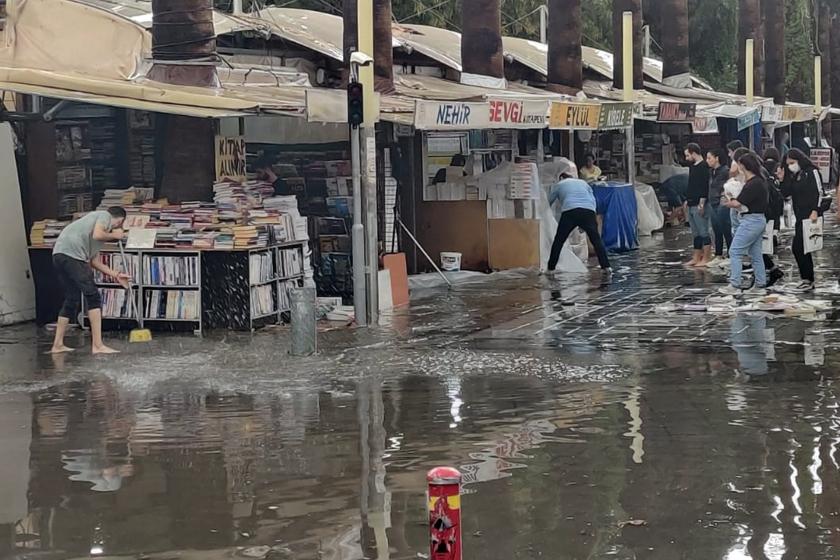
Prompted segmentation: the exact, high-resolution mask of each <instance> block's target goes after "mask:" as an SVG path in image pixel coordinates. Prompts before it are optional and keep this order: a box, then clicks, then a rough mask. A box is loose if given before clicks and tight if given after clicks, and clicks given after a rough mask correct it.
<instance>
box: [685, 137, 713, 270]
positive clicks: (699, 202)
mask: <svg viewBox="0 0 840 560" xmlns="http://www.w3.org/2000/svg"><path fill="white" fill-rule="evenodd" d="M685 159H686V161H687V162H688V166H689V167H688V191H687V192H686V196H685V198H686V201H685V203H686V206H687V207H688V223H689V224H690V225H691V233H692V235H693V236H694V253H693V255H692V258H691V260H690V261H688V262H687V263H685V264H686V266H706V265H707V264H708V263H709V261H711V260H712V236H711V232H710V228H711V223H710V220H709V217H710V214H711V212H710V211H709V210H710V209H709V208H706V199H707V198H708V197H709V166H708V165H706V158H704V157H703V151H702V149H701V148H700V146H699V145H698V144H694V143H691V144H689V145H688V146H686V148H685Z"/></svg>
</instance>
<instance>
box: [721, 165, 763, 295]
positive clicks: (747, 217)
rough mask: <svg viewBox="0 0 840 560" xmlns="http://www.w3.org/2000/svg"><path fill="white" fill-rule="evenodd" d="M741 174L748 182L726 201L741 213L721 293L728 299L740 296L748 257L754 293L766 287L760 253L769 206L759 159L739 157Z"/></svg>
mask: <svg viewBox="0 0 840 560" xmlns="http://www.w3.org/2000/svg"><path fill="white" fill-rule="evenodd" d="M738 165H739V166H740V168H741V170H742V171H743V173H744V176H745V178H746V179H747V182H746V184H745V185H744V188H743V189H742V190H741V194H739V195H738V198H735V199H729V200H727V202H726V205H727V206H729V207H730V208H735V209H737V210H739V211H740V212H741V223H740V225H739V226H738V230H737V231H736V232H735V237H734V238H733V239H732V247H731V248H730V250H729V256H730V263H731V267H732V269H731V272H730V275H729V286H727V287H725V288H723V289H722V290H721V292H723V293H725V294H729V295H736V294H740V293H742V292H743V285H744V282H743V278H742V277H741V273H742V269H743V262H742V260H743V257H744V256H746V255H749V256H750V260H751V261H752V265H753V272H754V274H755V289H756V291H763V289H764V287H765V286H767V271H766V269H765V268H764V258H763V256H762V253H761V245H762V239H763V237H764V230H765V229H766V228H767V218H766V217H765V216H764V214H765V212H767V205H768V204H769V191H768V189H767V183H766V181H765V180H764V178H763V176H762V173H761V170H762V169H763V166H762V163H761V159H760V158H759V157H758V156H757V155H755V154H753V153H749V154H746V155H744V156H742V157H741V158H740V160H739V162H738Z"/></svg>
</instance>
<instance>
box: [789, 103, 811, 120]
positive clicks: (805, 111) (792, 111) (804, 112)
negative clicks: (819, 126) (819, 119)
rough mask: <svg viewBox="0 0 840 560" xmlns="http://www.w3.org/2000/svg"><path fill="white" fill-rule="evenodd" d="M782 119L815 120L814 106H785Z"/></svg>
mask: <svg viewBox="0 0 840 560" xmlns="http://www.w3.org/2000/svg"><path fill="white" fill-rule="evenodd" d="M782 117H783V118H782V120H784V121H786V122H807V121H812V120H814V108H813V107H789V106H787V105H785V106H784V108H783V111H782Z"/></svg>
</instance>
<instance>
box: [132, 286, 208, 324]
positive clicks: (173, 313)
mask: <svg viewBox="0 0 840 560" xmlns="http://www.w3.org/2000/svg"><path fill="white" fill-rule="evenodd" d="M143 293H144V302H143V317H145V318H146V319H179V320H184V321H198V320H199V317H200V313H201V306H200V299H199V296H200V294H199V292H198V290H145V291H144V292H143Z"/></svg>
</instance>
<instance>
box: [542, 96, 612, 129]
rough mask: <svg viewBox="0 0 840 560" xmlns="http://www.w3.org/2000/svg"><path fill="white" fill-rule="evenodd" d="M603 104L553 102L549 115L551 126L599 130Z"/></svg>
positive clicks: (549, 124)
mask: <svg viewBox="0 0 840 560" xmlns="http://www.w3.org/2000/svg"><path fill="white" fill-rule="evenodd" d="M600 117H601V105H599V104H595V103H558V102H554V103H552V104H551V114H550V115H549V117H548V126H549V128H555V129H566V130H568V129H573V130H598V121H599V119H600Z"/></svg>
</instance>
